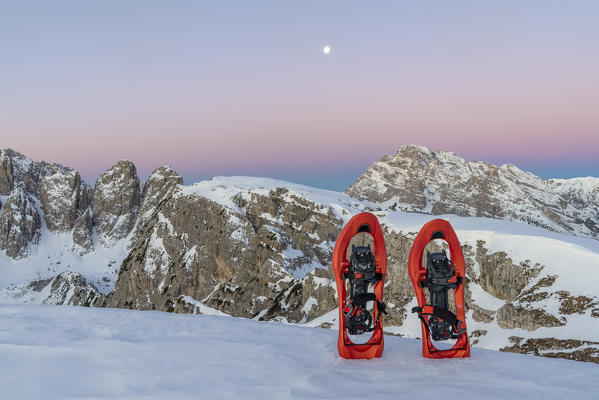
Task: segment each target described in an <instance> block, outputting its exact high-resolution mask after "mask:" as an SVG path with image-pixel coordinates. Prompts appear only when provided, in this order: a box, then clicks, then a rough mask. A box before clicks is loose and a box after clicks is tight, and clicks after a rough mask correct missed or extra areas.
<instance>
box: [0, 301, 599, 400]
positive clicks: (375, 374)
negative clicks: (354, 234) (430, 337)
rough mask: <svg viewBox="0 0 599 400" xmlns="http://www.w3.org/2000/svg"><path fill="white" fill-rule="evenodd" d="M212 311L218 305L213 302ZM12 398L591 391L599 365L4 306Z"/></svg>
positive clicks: (5, 391) (309, 332) (198, 318)
mask: <svg viewBox="0 0 599 400" xmlns="http://www.w3.org/2000/svg"><path fill="white" fill-rule="evenodd" d="M207 311H209V310H207ZM0 320H1V321H2V329H0V360H2V362H0V388H1V389H0V397H2V398H6V399H23V400H25V399H35V400H37V399H47V400H53V399H66V398H69V399H74V398H77V399H82V398H85V399H108V398H109V399H133V398H135V399H160V400H163V399H177V400H181V399H200V398H201V399H238V398H244V399H277V400H278V399H290V398H293V399H304V398H305V399H321V398H322V399H333V398H334V399H367V398H373V399H398V398H401V399H438V398H439V396H440V395H442V397H450V398H472V399H479V398H484V399H594V398H596V395H597V393H598V392H599V382H598V381H597V379H596V376H597V366H596V365H593V364H589V363H579V362H574V361H568V360H555V359H553V360H552V359H542V358H539V357H533V356H529V355H521V354H508V353H500V352H496V351H490V350H483V349H479V348H474V349H473V350H472V355H471V357H470V358H468V359H450V360H428V359H424V358H422V356H421V345H420V341H419V340H414V339H406V338H399V337H386V338H385V351H384V353H383V356H382V358H380V359H375V360H367V361H365V360H344V359H342V358H340V357H339V356H338V355H337V347H336V344H337V333H336V332H334V331H332V330H328V329H306V328H302V327H299V326H290V325H285V324H272V323H265V322H256V321H250V320H247V319H240V318H227V317H221V316H213V315H174V314H167V313H158V312H139V311H137V312H134V311H128V310H114V309H110V310H108V309H83V308H79V307H55V306H39V305H33V306H32V305H0Z"/></svg>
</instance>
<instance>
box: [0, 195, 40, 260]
mask: <svg viewBox="0 0 599 400" xmlns="http://www.w3.org/2000/svg"><path fill="white" fill-rule="evenodd" d="M40 228H41V218H40V215H39V212H38V210H37V206H36V201H35V199H34V198H33V197H32V196H31V195H29V194H28V193H27V192H26V191H25V190H24V189H23V188H22V187H20V186H19V187H16V188H15V189H13V191H12V192H11V194H10V196H8V198H7V199H6V202H5V204H4V206H3V207H2V219H0V250H4V251H5V252H6V255H7V256H9V257H11V258H15V259H19V258H23V257H26V256H27V255H29V252H30V247H31V245H32V244H37V243H38V241H39V238H40Z"/></svg>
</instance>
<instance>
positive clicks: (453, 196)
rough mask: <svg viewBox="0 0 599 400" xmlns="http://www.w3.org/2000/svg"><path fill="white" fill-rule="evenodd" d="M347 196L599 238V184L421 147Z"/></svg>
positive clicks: (398, 156) (375, 168)
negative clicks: (539, 174) (550, 176)
mask: <svg viewBox="0 0 599 400" xmlns="http://www.w3.org/2000/svg"><path fill="white" fill-rule="evenodd" d="M346 193H348V194H349V195H351V196H354V197H356V198H359V199H362V200H370V201H373V202H380V203H384V206H386V207H392V208H393V209H395V208H397V207H399V208H401V209H404V210H407V211H418V212H425V213H430V214H434V215H439V214H455V215H461V216H468V217H488V218H498V219H504V220H510V221H520V222H525V223H527V224H531V225H535V226H539V227H543V228H546V229H550V230H553V231H557V232H563V233H571V234H575V235H579V236H586V237H592V238H599V178H575V179H566V180H564V179H550V180H543V179H542V178H539V177H537V176H535V175H533V174H531V173H528V172H524V171H522V170H520V169H519V168H517V167H515V166H514V165H503V166H501V167H497V166H495V165H492V164H489V163H486V162H478V161H475V162H467V161H466V160H464V159H462V158H460V157H458V156H456V155H455V154H453V153H450V152H445V151H437V152H433V151H431V150H429V149H427V148H424V147H420V146H413V145H411V146H403V147H400V148H399V150H397V153H395V154H393V155H387V156H384V157H383V158H382V159H381V160H380V161H378V162H375V163H373V164H372V165H371V166H370V167H369V168H368V169H367V170H366V171H365V172H364V173H363V174H362V175H360V176H359V177H358V179H357V180H356V182H355V183H353V184H352V185H351V186H349V187H348V188H347V190H346Z"/></svg>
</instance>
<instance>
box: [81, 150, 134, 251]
mask: <svg viewBox="0 0 599 400" xmlns="http://www.w3.org/2000/svg"><path fill="white" fill-rule="evenodd" d="M140 205H141V194H140V182H139V178H138V176H137V169H136V168H135V165H134V164H133V163H132V162H131V161H126V160H121V161H119V162H117V163H116V164H115V165H113V166H112V167H111V168H109V169H108V170H106V172H104V173H103V174H102V175H100V177H99V178H98V180H97V181H96V185H95V187H94V192H93V199H92V203H91V207H92V211H93V215H94V224H95V226H96V229H97V231H98V238H99V240H100V243H102V244H103V245H104V246H111V245H113V244H114V243H115V242H116V241H118V240H120V239H123V238H125V237H126V236H127V235H128V234H129V232H130V231H131V229H132V228H133V226H134V225H135V222H136V220H137V216H138V214H139V208H140Z"/></svg>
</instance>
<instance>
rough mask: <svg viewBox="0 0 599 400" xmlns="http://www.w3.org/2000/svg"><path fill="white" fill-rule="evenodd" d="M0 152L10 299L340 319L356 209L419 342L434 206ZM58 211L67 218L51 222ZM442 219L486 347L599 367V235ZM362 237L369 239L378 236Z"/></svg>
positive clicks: (396, 312) (392, 327) (392, 310)
mask: <svg viewBox="0 0 599 400" xmlns="http://www.w3.org/2000/svg"><path fill="white" fill-rule="evenodd" d="M1 156H2V157H4V158H3V160H6V159H8V161H3V163H2V164H0V165H3V168H4V170H0V176H12V177H13V178H11V180H8V179H6V181H5V182H9V184H6V183H5V184H4V186H3V187H4V192H3V195H2V196H3V197H1V198H0V201H1V202H2V209H1V210H0V215H1V219H0V226H8V227H9V228H10V229H9V231H10V232H13V234H12V236H11V235H4V234H3V235H2V237H0V241H4V243H5V244H6V245H5V247H4V248H6V249H8V248H9V247H10V248H18V249H20V250H19V251H16V252H11V253H9V252H8V251H7V250H4V251H2V252H0V302H3V303H49V304H71V305H83V306H94V307H117V308H130V309H137V310H158V311H170V312H178V313H196V314H197V313H205V312H207V310H218V311H219V312H221V313H223V314H227V315H232V316H236V317H245V318H253V319H256V320H267V321H278V322H285V323H295V324H305V325H308V326H316V327H324V328H336V326H337V325H336V324H337V310H336V308H337V299H336V292H335V284H334V279H333V276H332V273H331V270H330V266H329V263H330V260H331V255H332V250H333V247H334V243H335V240H336V238H337V235H338V234H339V232H340V230H341V228H342V227H343V225H344V224H345V223H346V222H347V221H348V220H349V218H351V216H352V215H354V214H356V213H358V212H361V211H365V210H370V211H375V212H376V213H377V215H378V216H379V219H380V221H381V223H382V226H383V227H384V229H385V239H386V243H387V252H388V256H389V266H388V277H387V284H386V289H385V299H386V301H387V302H388V303H389V315H388V316H387V317H385V330H386V332H387V333H390V334H395V335H402V336H407V337H414V338H415V337H419V335H420V327H419V320H418V318H417V317H416V316H415V315H413V314H410V313H409V310H411V308H412V307H413V306H414V305H415V299H414V295H413V289H412V287H411V283H410V281H409V278H408V274H407V259H408V253H409V250H410V246H411V243H412V240H413V239H414V237H415V235H416V232H417V231H418V230H419V229H420V227H421V226H422V225H423V224H424V223H425V222H427V221H428V220H430V219H431V216H430V215H427V214H424V213H422V212H420V213H410V212H406V211H402V210H399V209H397V207H395V209H394V208H393V207H383V206H382V204H383V203H380V202H373V201H369V200H359V199H357V198H355V197H351V196H349V195H347V194H344V193H337V192H331V191H326V190H321V189H315V188H311V187H308V186H303V185H297V184H293V183H289V182H284V181H278V180H273V179H267V178H250V177H228V178H227V177H217V178H213V179H211V180H208V181H203V182H198V183H195V184H193V185H189V186H184V185H183V181H182V179H181V177H180V176H179V175H178V174H177V173H176V172H175V171H174V170H172V169H171V168H168V167H160V168H158V169H156V170H155V171H154V173H152V175H151V176H150V177H149V178H148V179H147V180H146V182H144V183H143V184H142V183H141V182H140V180H139V178H138V177H137V174H136V170H135V166H134V165H133V164H132V163H130V162H127V161H119V162H118V163H116V164H115V165H114V166H113V167H111V168H109V169H108V170H107V171H106V172H105V173H104V174H103V175H102V176H101V177H100V178H99V179H98V180H97V182H96V184H95V186H94V187H93V188H91V187H90V186H88V185H87V184H85V183H84V182H82V181H81V179H75V178H74V177H78V174H77V173H76V171H73V170H70V169H67V168H65V167H62V166H58V165H54V164H53V165H49V164H46V163H36V162H33V161H31V160H28V159H27V158H26V157H24V156H22V155H19V154H18V153H16V152H13V151H10V150H9V151H4V152H2V155H1ZM3 171H4V172H3ZM15 171H17V172H15ZM41 171H44V172H41ZM54 171H58V172H54ZM25 177H28V178H27V179H26V178H25ZM48 177H53V178H52V180H51V182H53V186H51V185H49V184H48V183H44V184H43V185H45V187H47V188H48V189H45V192H51V193H53V194H52V196H47V199H44V198H43V196H42V194H41V193H42V192H41V190H38V189H36V188H40V187H42V186H43V185H42V182H45V181H49V179H50V178H48ZM0 187H1V186H0ZM50 188H55V189H53V190H50ZM55 193H66V195H57V194H55ZM63 197H68V199H70V200H68V201H66V200H65V199H63ZM19 199H26V200H22V201H21V200H19ZM77 199H78V200H77ZM17 200H19V201H20V202H19V201H17ZM25 203H26V204H27V205H28V206H27V207H25V206H23V204H25ZM44 204H45V205H44ZM376 210H379V211H376ZM47 212H48V213H51V215H53V217H52V218H53V219H51V221H61V222H59V223H58V222H53V223H52V224H51V223H48V221H49V216H48V214H47ZM35 215H37V216H38V218H39V223H38V224H36V223H35V217H34V216H35ZM442 217H443V218H447V219H448V220H449V221H450V222H451V223H452V224H453V225H454V227H455V228H456V231H457V234H458V236H459V238H460V240H461V243H462V246H463V251H464V254H465V257H466V262H467V281H466V307H467V309H468V313H467V318H468V321H467V322H468V327H469V331H470V334H471V336H472V337H471V339H472V343H473V345H475V346H480V347H485V348H489V349H501V350H504V351H512V352H521V353H530V354H537V355H544V356H548V357H562V358H570V359H576V360H581V361H592V362H599V338H598V337H597V334H596V332H597V331H599V330H598V328H599V299H598V296H597V294H596V285H595V284H594V280H593V277H594V276H596V270H597V266H599V241H597V240H594V239H590V238H585V237H578V236H573V235H566V234H562V233H557V232H552V231H548V230H546V229H541V228H539V227H534V226H530V225H527V224H522V223H516V222H509V221H501V220H498V219H488V218H482V217H476V218H472V217H469V218H466V217H459V216H455V215H444V216H442ZM7 221H8V222H7ZM14 221H16V222H14ZM77 221H84V223H82V224H79V225H78V224H77ZM15 226H16V227H18V229H17V228H15ZM32 226H33V227H35V229H33V228H32V229H29V228H28V227H32ZM57 226H58V227H60V228H58V227H57ZM31 232H33V234H31ZM78 232H79V233H81V235H79V233H78ZM80 236H82V237H84V238H86V240H85V241H82V240H79V239H77V238H78V237H80ZM30 237H34V238H35V240H33V239H30ZM15 238H16V239H15ZM354 240H355V241H356V242H357V243H368V238H367V236H366V235H361V236H357V237H356V238H355V239H354ZM22 243H26V245H22Z"/></svg>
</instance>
